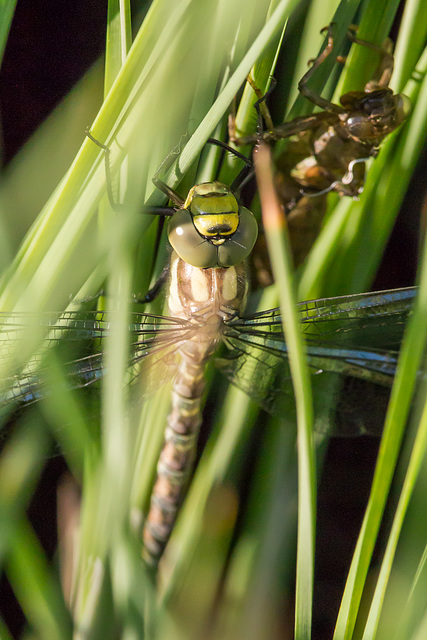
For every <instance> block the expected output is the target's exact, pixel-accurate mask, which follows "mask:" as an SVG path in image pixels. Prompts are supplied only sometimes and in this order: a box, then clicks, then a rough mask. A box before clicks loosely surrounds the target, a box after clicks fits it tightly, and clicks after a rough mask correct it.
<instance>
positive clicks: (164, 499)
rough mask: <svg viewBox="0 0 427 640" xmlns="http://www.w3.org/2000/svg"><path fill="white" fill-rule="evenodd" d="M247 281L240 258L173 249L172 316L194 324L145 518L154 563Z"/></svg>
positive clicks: (147, 555) (183, 484)
mask: <svg viewBox="0 0 427 640" xmlns="http://www.w3.org/2000/svg"><path fill="white" fill-rule="evenodd" d="M247 288H248V281H247V278H246V268H245V265H244V264H243V263H242V264H240V265H237V266H235V267H229V268H215V269H198V268H196V267H191V266H190V265H188V264H187V263H185V262H184V261H183V260H181V259H180V258H178V257H177V256H176V254H173V256H172V260H171V277H170V293H169V308H170V312H171V315H174V316H176V317H178V318H182V319H185V320H189V321H190V322H191V323H192V324H193V325H194V332H192V336H191V338H189V339H188V340H187V341H186V342H184V343H183V344H182V345H181V346H180V348H179V354H180V359H181V362H180V366H179V369H178V372H177V374H176V376H175V379H174V383H173V388H172V408H171V411H170V413H169V416H168V420H167V427H166V431H165V442H164V445H163V449H162V452H161V454H160V459H159V463H158V466H157V478H156V482H155V484H154V488H153V493H152V497H151V503H150V510H149V513H148V516H147V519H146V522H145V526H144V532H143V540H144V557H145V559H146V561H147V562H148V563H149V564H151V565H156V564H157V563H158V561H159V559H160V557H161V555H162V553H163V550H164V548H165V546H166V544H167V541H168V539H169V536H170V534H171V531H172V528H173V526H174V524H175V520H176V516H177V512H178V509H179V507H180V505H181V502H182V500H183V498H184V495H185V491H186V488H187V482H188V478H189V475H190V472H191V469H192V466H193V460H194V456H195V451H196V445H197V436H198V433H199V429H200V425H201V422H202V418H201V400H202V393H203V389H204V386H205V380H204V370H205V366H206V362H207V361H208V359H209V358H210V356H211V355H212V353H213V352H214V351H215V348H216V345H217V343H218V341H219V340H220V338H221V330H222V326H223V321H224V319H225V318H230V317H232V316H233V315H236V313H238V312H239V311H240V310H241V309H242V307H243V306H244V304H245V301H246V294H247Z"/></svg>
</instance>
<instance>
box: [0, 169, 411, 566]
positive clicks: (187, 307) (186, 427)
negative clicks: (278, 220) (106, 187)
mask: <svg viewBox="0 0 427 640" xmlns="http://www.w3.org/2000/svg"><path fill="white" fill-rule="evenodd" d="M157 183H158V185H159V184H160V187H162V183H161V181H160V180H159V179H158V178H157ZM164 190H165V192H166V193H167V194H168V195H169V196H170V197H172V198H173V199H174V201H175V205H176V207H175V208H174V213H173V216H172V218H171V221H170V227H169V238H170V242H171V244H172V246H173V248H174V252H173V253H172V257H171V267H170V276H169V295H168V304H169V310H170V314H171V316H172V317H166V316H154V315H150V314H146V313H142V314H141V313H135V314H131V316H130V323H129V331H130V334H131V339H130V341H129V342H130V374H131V375H130V377H131V379H132V380H137V379H138V378H139V376H140V374H141V371H140V367H139V366H138V365H140V364H142V365H144V364H145V363H146V368H147V369H148V373H149V374H150V373H151V374H152V375H151V377H152V378H153V380H154V384H157V386H158V384H159V382H158V380H157V378H156V371H157V370H156V365H157V364H164V363H165V362H166V361H167V364H168V366H169V363H170V356H171V355H177V356H178V360H179V364H178V369H177V370H176V371H175V376H174V381H173V392H172V408H171V411H170V413H169V417H168V420H167V426H166V433H165V442H164V446H163V450H162V453H161V456H160V460H159V464H158V469H157V479H156V482H155V486H154V490H153V494H152V499H151V505H150V509H149V513H148V515H147V518H146V521H145V527H144V531H143V539H144V546H145V552H144V553H145V557H146V560H147V562H149V563H150V564H152V565H156V564H157V562H158V560H159V558H160V556H161V554H162V552H163V549H164V547H165V545H166V543H167V540H168V538H169V536H170V532H171V530H172V527H173V524H174V522H175V518H176V514H177V511H178V509H179V506H180V503H181V502H182V499H183V496H184V491H185V488H186V482H187V480H188V475H189V473H190V470H191V465H192V461H193V458H194V450H195V443H196V439H197V433H198V430H199V426H200V423H201V395H202V391H203V388H204V367H205V364H206V362H207V360H208V359H209V358H210V357H211V355H212V354H213V352H214V351H215V349H216V347H217V345H218V343H219V342H220V341H225V342H226V345H227V347H229V349H230V351H229V354H230V355H229V356H228V357H227V354H226V355H225V356H224V358H222V359H221V362H220V363H219V364H220V366H221V369H222V371H223V373H224V375H226V376H227V377H228V378H229V379H230V380H231V381H232V382H234V383H235V384H237V386H239V387H240V388H242V389H243V390H244V391H246V392H247V393H248V394H249V395H250V396H251V397H252V398H253V399H255V400H256V401H258V402H259V403H260V404H261V405H262V406H263V407H264V408H266V409H267V410H269V411H271V412H274V413H277V414H278V415H282V416H283V414H284V412H285V411H287V410H288V407H289V406H290V407H291V408H292V406H293V395H292V391H291V390H290V387H289V380H290V369H289V364H288V352H287V346H286V342H285V340H284V335H283V330H282V318H281V315H280V311H279V310H278V309H271V310H269V311H265V312H262V313H259V314H255V315H254V316H252V317H248V318H244V317H242V313H243V309H244V306H245V302H246V296H247V291H248V280H247V277H246V265H245V258H246V257H247V255H249V253H250V251H251V249H252V246H253V244H254V242H255V239H256V235H257V225H256V222H255V220H254V218H253V216H252V214H251V213H250V212H249V211H248V210H247V209H245V208H244V207H241V206H239V205H238V203H237V200H236V198H235V196H234V193H233V191H232V190H231V189H229V188H228V187H226V186H225V185H223V184H221V183H217V182H212V183H205V184H201V185H197V186H196V187H193V189H191V190H190V193H189V195H188V197H187V198H186V200H185V202H184V201H183V200H182V199H181V198H180V197H179V196H178V195H177V194H175V193H174V192H173V191H172V190H170V188H169V187H165V188H164ZM176 209H178V210H177V211H176ZM197 247H198V248H200V253H199V251H198V250H197ZM414 296H415V290H414V289H408V290H400V291H390V292H382V293H377V294H362V295H356V296H348V297H343V298H334V299H331V300H317V301H312V302H308V303H304V304H301V305H300V306H299V314H300V320H301V323H302V330H303V331H304V333H305V336H306V338H307V357H308V364H309V366H310V368H311V371H312V373H313V376H314V378H315V379H316V380H320V379H322V380H324V379H325V375H327V376H332V377H334V378H336V376H339V377H340V378H341V376H345V377H348V376H350V377H351V379H354V378H355V379H357V382H359V381H369V382H374V383H376V388H377V386H378V385H382V386H384V385H385V386H388V385H390V383H391V381H392V379H393V375H394V372H395V368H396V362H397V352H396V349H397V347H398V345H399V343H400V340H401V337H402V332H403V328H404V326H405V323H406V320H407V317H408V314H409V313H410V310H411V305H412V302H413V298H414ZM110 322H111V321H110V318H109V316H108V314H106V313H104V312H89V313H81V312H77V313H75V312H66V313H65V314H63V315H62V316H60V317H59V318H55V317H53V318H52V317H49V316H48V317H40V318H34V317H31V318H26V317H25V315H22V314H5V315H4V316H3V315H0V336H1V337H2V338H3V340H2V344H3V346H4V349H3V351H2V352H1V353H0V357H1V358H5V359H6V360H7V359H8V358H9V356H10V351H9V341H13V340H15V339H16V338H17V336H19V335H20V334H22V333H23V332H25V331H26V330H27V327H28V326H30V327H31V326H34V323H36V324H37V325H38V328H39V329H40V328H41V329H44V330H45V332H46V338H47V343H48V346H52V345H56V344H57V345H60V344H62V343H64V342H65V344H67V343H70V344H77V343H78V344H79V345H80V344H82V346H83V347H84V350H85V354H89V355H85V356H84V357H83V358H80V359H77V360H72V361H70V360H68V361H67V365H66V367H67V371H68V373H69V380H70V386H72V387H82V386H87V385H90V384H92V383H94V382H96V381H98V380H99V379H100V378H101V377H102V376H103V374H104V365H103V353H102V346H103V340H104V337H106V336H108V334H109V332H110ZM162 354H164V358H163V357H162ZM151 356H153V358H151ZM151 365H153V366H152V368H151ZM143 370H144V366H143ZM43 373H44V372H43V360H41V361H40V360H37V359H35V360H34V361H33V362H32V364H31V365H29V366H27V367H26V369H25V371H23V372H21V373H18V374H16V376H14V377H13V378H8V379H7V380H4V381H3V385H2V388H1V389H0V401H1V402H3V403H7V402H10V401H11V400H15V401H18V402H32V401H35V400H38V399H40V397H41V395H42V392H41V391H40V386H41V384H42V382H43ZM135 391H137V392H138V393H139V391H140V385H137V388H135ZM360 396H361V394H360V393H359V398H360ZM376 398H377V396H375V399H376ZM334 400H335V397H334ZM362 400H363V402H362V405H360V404H357V406H356V408H355V407H354V406H352V407H351V413H352V414H353V415H354V414H356V417H357V419H356V420H354V419H353V421H352V422H350V421H349V420H348V419H347V418H348V415H349V413H348V412H345V415H344V420H343V422H342V425H343V428H344V432H345V433H346V434H348V435H356V434H358V433H365V432H366V431H370V427H369V424H368V425H367V423H366V422H365V420H364V418H363V413H362V412H363V410H364V409H365V416H366V407H365V405H366V395H363V398H362ZM316 402H317V404H316ZM324 404H325V403H324V396H323V395H322V397H321V398H320V400H319V399H318V400H317V401H315V409H317V410H318V411H320V412H321V413H322V420H321V422H320V423H319V425H318V428H320V429H321V430H323V431H325V429H327V430H328V432H329V429H330V428H331V427H332V430H333V431H335V428H336V429H337V431H338V432H339V431H340V430H341V427H340V426H339V425H338V424H337V418H336V416H335V414H334V413H333V412H332V411H331V410H330V408H327V407H325V406H324ZM332 404H334V403H332ZM336 404H337V403H336ZM326 410H327V411H328V414H327V419H326V420H325V411H326ZM325 424H326V425H327V427H325ZM351 424H353V425H354V426H353V427H352V426H351Z"/></svg>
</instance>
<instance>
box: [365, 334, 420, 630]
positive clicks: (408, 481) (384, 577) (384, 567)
mask: <svg viewBox="0 0 427 640" xmlns="http://www.w3.org/2000/svg"><path fill="white" fill-rule="evenodd" d="M425 329H426V330H427V324H426V327H425ZM426 449H427V402H425V403H424V409H423V412H422V416H421V420H420V424H419V427H418V431H417V436H416V439H415V442H414V445H413V449H412V454H411V458H410V461H409V464H408V469H407V473H406V477H405V481H404V484H403V487H402V491H401V494H400V498H399V503H398V505H397V509H396V512H395V515H394V519H393V526H392V529H391V531H390V535H389V537H388V541H387V547H386V550H385V554H384V557H383V560H382V563H381V570H380V573H379V576H378V581H377V585H376V587H375V593H374V596H373V598H372V602H371V606H370V611H369V616H368V620H367V622H366V626H365V630H364V633H363V640H373V639H374V638H375V637H376V635H377V631H378V626H379V622H380V616H381V613H382V605H383V602H384V598H385V594H386V589H387V585H388V582H389V577H390V573H391V569H392V565H393V560H394V556H395V554H396V548H397V543H398V540H399V536H400V532H401V529H402V526H403V521H404V518H405V515H406V511H407V509H408V505H409V500H410V499H411V496H412V493H413V491H414V488H415V483H416V481H417V478H418V474H419V472H420V469H421V465H422V464H423V462H424V461H425V458H426V455H425V454H426Z"/></svg>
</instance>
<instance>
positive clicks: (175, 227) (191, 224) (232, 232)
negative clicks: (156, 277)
mask: <svg viewBox="0 0 427 640" xmlns="http://www.w3.org/2000/svg"><path fill="white" fill-rule="evenodd" d="M257 235H258V225H257V222H256V220H255V218H254V216H253V214H252V213H251V212H250V211H249V209H246V208H245V207H241V206H239V204H238V202H237V200H236V197H235V196H234V194H233V193H232V192H231V190H230V189H229V187H227V186H226V185H224V184H222V183H221V182H205V183H202V184H198V185H196V186H194V187H193V188H192V189H190V192H189V194H188V196H187V199H186V200H185V202H184V205H183V208H182V209H179V210H178V211H177V212H176V213H175V214H174V215H173V216H172V218H171V220H170V223H169V242H170V243H171V245H172V247H173V248H174V249H175V251H176V252H177V254H178V255H179V257H180V258H182V260H185V262H188V263H189V264H190V265H192V266H194V267H199V268H202V269H207V268H212V267H231V266H234V265H236V264H238V263H239V262H242V261H243V260H245V259H246V258H247V257H248V255H249V254H250V252H251V251H252V247H253V246H254V244H255V240H256V238H257Z"/></svg>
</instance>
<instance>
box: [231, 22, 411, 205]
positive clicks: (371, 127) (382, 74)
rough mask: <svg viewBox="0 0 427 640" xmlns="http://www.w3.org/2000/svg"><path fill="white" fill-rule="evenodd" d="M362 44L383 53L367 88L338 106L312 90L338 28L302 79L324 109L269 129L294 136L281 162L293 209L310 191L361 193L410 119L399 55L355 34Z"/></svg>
mask: <svg viewBox="0 0 427 640" xmlns="http://www.w3.org/2000/svg"><path fill="white" fill-rule="evenodd" d="M350 37H351V39H352V40H353V41H354V42H355V43H358V44H360V45H362V46H365V47H368V48H370V49H373V50H375V51H377V52H378V53H379V55H380V58H381V59H380V63H379V65H378V69H377V71H376V73H375V77H374V78H373V79H372V80H371V81H369V82H368V83H367V84H366V85H365V88H364V91H351V92H349V93H346V94H344V95H343V96H341V98H340V104H339V105H338V104H334V103H333V102H330V101H328V100H325V99H324V98H322V97H320V96H318V95H317V94H315V93H314V92H313V91H311V90H310V89H309V88H308V86H307V82H308V80H309V79H310V77H311V76H312V75H313V73H314V71H315V70H316V69H317V68H318V67H319V65H320V64H322V62H323V61H324V60H325V59H326V58H327V57H328V56H329V54H330V53H331V51H332V48H333V37H332V27H331V26H330V27H329V28H328V44H327V46H326V48H325V49H324V50H323V51H322V53H321V54H320V55H319V56H318V58H316V60H315V61H314V62H313V64H312V66H311V68H310V69H309V71H307V73H306V74H305V75H304V76H303V78H302V79H301V80H300V82H299V85H298V87H299V90H300V92H301V93H302V94H303V95H304V96H305V97H306V98H308V99H309V100H310V101H311V102H312V103H313V104H315V105H316V106H319V107H321V108H322V109H323V110H322V111H320V112H318V113H314V114H313V115H309V116H302V117H298V118H295V119H294V120H291V121H290V122H285V123H283V124H281V125H278V126H277V127H274V128H273V129H270V130H268V131H265V132H264V133H263V134H262V138H263V140H264V141H265V142H274V141H277V140H281V139H284V138H289V137H291V140H290V142H289V145H288V147H287V150H286V153H285V154H283V156H282V158H279V160H278V169H279V170H280V171H281V172H282V173H284V174H285V175H286V176H288V177H289V179H290V180H289V186H288V189H289V200H288V204H287V206H288V208H292V206H293V205H294V204H295V202H296V201H297V200H298V199H299V198H300V197H301V196H302V195H304V194H307V193H308V194H314V195H316V194H319V193H326V192H328V191H336V192H337V193H338V194H339V195H345V196H351V197H356V196H358V195H359V194H360V192H361V191H362V190H363V184H364V177H365V164H364V163H365V160H367V159H368V158H370V157H375V156H376V155H377V154H378V148H379V146H380V144H381V143H382V141H383V140H384V138H385V137H386V136H387V135H389V134H390V133H392V132H393V131H394V130H395V129H396V128H397V127H399V126H400V125H401V124H402V122H404V120H405V118H406V117H407V115H408V113H409V110H410V103H409V99H408V98H407V97H406V96H405V95H403V94H394V93H393V91H392V90H391V89H389V88H388V83H389V81H390V78H391V74H392V71H393V56H392V55H391V53H390V52H389V51H388V48H386V47H384V48H379V47H376V46H375V45H372V44H371V43H369V42H365V41H364V40H360V39H358V38H356V37H354V35H353V34H351V32H350ZM231 139H232V141H233V142H234V143H236V144H239V145H242V144H249V143H255V142H257V141H258V140H259V135H254V136H246V137H242V138H238V137H236V136H235V134H234V132H233V131H232V132H231Z"/></svg>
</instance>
